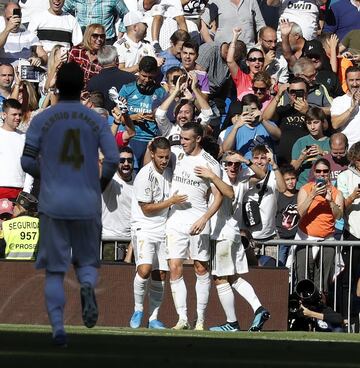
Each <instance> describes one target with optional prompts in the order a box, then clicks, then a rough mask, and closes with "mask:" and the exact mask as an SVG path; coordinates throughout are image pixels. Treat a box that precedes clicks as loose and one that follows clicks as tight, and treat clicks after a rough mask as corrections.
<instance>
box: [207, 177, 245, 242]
mask: <svg viewBox="0 0 360 368" xmlns="http://www.w3.org/2000/svg"><path fill="white" fill-rule="evenodd" d="M250 176H251V174H250V173H249V171H246V172H245V174H244V173H243V172H241V173H240V175H239V177H238V179H237V181H236V183H235V184H231V182H230V180H229V177H228V176H227V173H226V171H225V170H223V178H222V180H223V181H224V182H225V183H226V184H229V185H231V186H232V187H233V189H234V195H235V196H234V199H232V200H231V199H230V198H227V197H224V198H223V201H222V204H221V207H220V208H219V211H217V212H216V213H215V214H214V216H213V217H212V218H211V220H210V222H211V239H214V240H222V239H233V238H235V237H236V236H240V224H241V223H239V221H238V218H239V216H240V217H241V216H242V203H243V197H244V194H245V192H246V191H247V190H248V189H249V178H250Z"/></svg>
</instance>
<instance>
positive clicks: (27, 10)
mask: <svg viewBox="0 0 360 368" xmlns="http://www.w3.org/2000/svg"><path fill="white" fill-rule="evenodd" d="M19 5H20V8H21V14H22V20H21V21H22V22H23V23H29V22H30V19H31V17H33V16H35V17H36V16H38V15H39V13H40V12H41V11H43V10H47V9H49V8H50V5H49V0H20V1H19Z"/></svg>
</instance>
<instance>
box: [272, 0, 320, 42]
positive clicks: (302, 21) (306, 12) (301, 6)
mask: <svg viewBox="0 0 360 368" xmlns="http://www.w3.org/2000/svg"><path fill="white" fill-rule="evenodd" d="M319 6H320V3H319V2H318V1H317V0H281V1H280V11H279V14H280V19H288V20H289V22H295V23H297V24H298V25H299V26H300V27H301V30H302V32H303V36H304V38H305V40H308V41H311V40H313V39H314V38H316V37H317V31H318V19H319ZM279 24H280V21H279ZM277 38H278V40H281V33H280V28H279V27H278V31H277Z"/></svg>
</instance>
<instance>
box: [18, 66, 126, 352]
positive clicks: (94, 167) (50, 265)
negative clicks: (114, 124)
mask: <svg viewBox="0 0 360 368" xmlns="http://www.w3.org/2000/svg"><path fill="white" fill-rule="evenodd" d="M56 84H57V88H58V90H59V98H60V99H59V103H58V104H56V105H55V106H52V107H50V108H49V109H47V110H45V111H44V112H42V113H40V114H38V115H37V116H36V117H35V118H34V119H33V120H32V122H31V125H30V128H29V130H28V131H27V135H26V141H25V147H24V152H23V156H22V158H21V164H22V166H23V169H24V170H25V171H26V172H28V173H30V174H31V175H32V176H34V177H40V195H39V214H40V244H39V254H38V257H37V260H36V267H37V268H45V270H46V278H45V299H46V306H47V311H48V315H49V320H50V323H51V326H52V331H53V341H54V343H55V344H56V345H59V346H66V345H67V335H66V333H65V329H64V306H65V294H64V285H63V283H64V276H65V273H66V272H67V270H68V268H69V264H70V262H72V263H73V264H74V268H75V271H76V275H77V278H78V280H79V283H80V284H81V293H80V295H81V305H82V318H83V321H84V324H85V326H86V327H89V328H90V327H93V326H95V324H96V322H97V318H98V308H97V303H96V298H95V292H94V288H95V285H96V280H97V268H98V267H99V266H100V259H99V254H100V239H101V191H103V190H104V189H105V187H106V185H107V184H108V183H109V181H110V180H111V178H112V177H113V175H114V173H115V171H116V169H117V166H118V162H119V151H118V150H117V147H116V144H115V140H114V137H113V136H112V134H111V131H110V128H109V126H108V124H107V122H106V121H105V120H104V119H103V118H102V117H101V116H100V115H99V114H97V113H96V112H94V111H92V110H90V109H88V108H87V107H85V106H83V105H82V104H81V103H80V93H81V90H82V89H83V86H84V84H83V72H82V70H81V68H80V66H79V65H77V64H75V63H66V64H63V65H62V66H61V67H60V69H59V71H58V74H57V82H56ZM99 149H101V151H102V153H103V155H104V159H103V164H102V171H101V177H100V180H99V168H98V160H99Z"/></svg>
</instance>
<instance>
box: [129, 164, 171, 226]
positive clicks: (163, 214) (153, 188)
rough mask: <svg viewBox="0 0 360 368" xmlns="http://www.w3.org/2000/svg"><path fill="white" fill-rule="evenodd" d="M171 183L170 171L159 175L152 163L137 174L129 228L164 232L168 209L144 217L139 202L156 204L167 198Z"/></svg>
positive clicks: (166, 170)
mask: <svg viewBox="0 0 360 368" xmlns="http://www.w3.org/2000/svg"><path fill="white" fill-rule="evenodd" d="M170 183H171V169H170V168H166V169H165V171H164V172H163V174H160V173H159V172H158V171H157V170H156V169H155V167H154V164H153V162H152V161H151V162H149V163H148V164H147V165H145V166H144V167H143V168H142V169H141V170H140V171H139V173H138V174H137V176H136V178H135V181H134V189H133V200H132V203H131V227H132V228H133V229H135V230H136V229H142V230H148V231H152V232H154V231H155V232H159V231H164V230H165V223H166V219H167V214H168V211H169V209H168V208H165V209H164V210H162V211H159V212H158V213H156V214H154V215H153V216H146V215H145V214H144V213H143V211H142V209H141V207H140V205H139V202H143V203H158V202H163V201H165V200H166V199H168V198H169V193H170Z"/></svg>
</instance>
